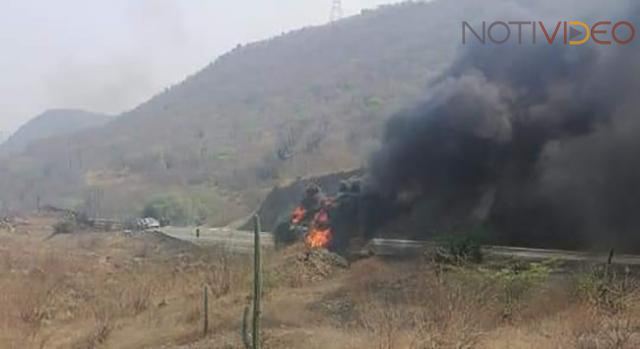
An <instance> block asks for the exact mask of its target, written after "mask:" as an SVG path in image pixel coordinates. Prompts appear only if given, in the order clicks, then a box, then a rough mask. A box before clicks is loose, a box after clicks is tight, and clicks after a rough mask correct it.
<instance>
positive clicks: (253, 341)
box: [242, 215, 262, 349]
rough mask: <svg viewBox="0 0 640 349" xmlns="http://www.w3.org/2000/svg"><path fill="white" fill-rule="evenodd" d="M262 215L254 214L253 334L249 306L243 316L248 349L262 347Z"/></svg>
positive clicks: (243, 328) (244, 335) (243, 334)
mask: <svg viewBox="0 0 640 349" xmlns="http://www.w3.org/2000/svg"><path fill="white" fill-rule="evenodd" d="M260 230H261V229H260V217H259V216H258V215H255V216H254V226H253V233H254V245H253V251H254V253H253V302H252V303H253V318H252V334H251V335H249V331H248V322H249V319H248V318H249V306H248V305H247V307H246V308H245V309H244V313H243V316H242V343H243V344H244V347H245V348H246V349H260V315H261V310H260V299H261V297H262V261H261V255H260Z"/></svg>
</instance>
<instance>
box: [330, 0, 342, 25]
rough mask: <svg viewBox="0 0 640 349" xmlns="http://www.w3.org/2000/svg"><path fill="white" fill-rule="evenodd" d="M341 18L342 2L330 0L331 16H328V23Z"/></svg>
mask: <svg viewBox="0 0 640 349" xmlns="http://www.w3.org/2000/svg"><path fill="white" fill-rule="evenodd" d="M341 18H342V1H341V0H331V15H330V16H329V21H331V22H335V21H337V20H339V19H341Z"/></svg>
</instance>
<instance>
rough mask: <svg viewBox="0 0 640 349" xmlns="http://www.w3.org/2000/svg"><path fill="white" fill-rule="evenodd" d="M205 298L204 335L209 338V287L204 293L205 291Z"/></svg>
mask: <svg viewBox="0 0 640 349" xmlns="http://www.w3.org/2000/svg"><path fill="white" fill-rule="evenodd" d="M203 296H204V297H203V298H204V304H203V306H204V309H203V310H204V330H203V333H204V335H205V337H206V336H207V334H209V288H208V287H207V285H205V286H204V291H203Z"/></svg>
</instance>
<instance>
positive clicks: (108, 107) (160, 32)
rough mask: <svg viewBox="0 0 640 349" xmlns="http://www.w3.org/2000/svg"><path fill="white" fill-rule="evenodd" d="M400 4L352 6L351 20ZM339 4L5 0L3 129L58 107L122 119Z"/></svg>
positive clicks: (0, 40) (1, 21)
mask: <svg viewBox="0 0 640 349" xmlns="http://www.w3.org/2000/svg"><path fill="white" fill-rule="evenodd" d="M392 2H399V1H398V0H342V4H343V9H344V13H345V15H346V16H348V15H354V14H357V13H359V11H360V10H361V9H363V8H372V7H376V6H378V5H381V4H384V3H392ZM330 8H331V0H271V1H269V0H100V1H98V0H0V74H1V76H0V132H10V131H13V130H15V129H16V128H17V127H18V126H20V125H21V124H22V123H24V122H26V121H27V120H28V119H29V118H31V117H33V116H35V115H36V114H39V113H41V112H42V111H44V110H46V109H49V108H62V107H66V108H81V109H87V110H91V111H98V112H107V113H118V112H122V111H124V110H127V109H129V108H132V107H134V106H136V105H137V104H139V103H141V102H143V101H144V100H146V99H148V98H149V97H151V96H152V95H153V94H155V93H156V92H159V91H161V90H162V89H163V88H164V87H166V86H168V85H171V84H174V83H177V82H179V81H181V80H183V79H184V78H185V77H186V76H187V75H190V74H192V73H194V72H196V71H197V70H199V69H200V68H202V67H204V66H205V65H207V64H208V63H209V62H211V61H213V60H214V59H215V58H216V57H217V56H219V55H220V54H222V53H224V52H226V51H228V50H229V49H231V48H233V47H234V46H236V45H237V44H240V43H242V44H244V43H247V42H252V41H256V40H260V39H266V38H269V37H271V36H274V35H277V34H280V33H282V32H285V31H289V30H292V29H297V28H300V27H303V26H307V25H314V24H322V23H325V22H327V21H328V18H329V12H330Z"/></svg>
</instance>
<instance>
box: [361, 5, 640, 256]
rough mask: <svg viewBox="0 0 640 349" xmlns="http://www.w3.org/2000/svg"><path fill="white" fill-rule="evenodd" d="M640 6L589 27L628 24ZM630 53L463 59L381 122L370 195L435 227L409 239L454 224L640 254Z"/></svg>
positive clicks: (513, 50)
mask: <svg viewBox="0 0 640 349" xmlns="http://www.w3.org/2000/svg"><path fill="white" fill-rule="evenodd" d="M639 7H640V6H637V5H634V6H633V7H630V8H625V9H621V8H618V9H616V14H617V16H616V17H615V18H613V16H612V15H608V16H607V15H603V14H602V13H600V14H598V17H602V16H606V17H607V18H606V19H607V20H614V21H615V20H617V19H619V18H623V19H625V20H629V21H631V22H632V23H634V24H637V23H640V22H639V21H638V19H640V16H639V15H638V14H639V11H638V8H639ZM611 12H612V11H611ZM612 13H613V12H612ZM594 18H596V17H594ZM638 40H639V39H638V38H636V40H635V42H637V41H638ZM638 47H639V46H638V44H635V43H632V44H630V45H625V46H621V45H615V44H614V45H611V46H597V45H593V44H587V45H584V46H575V47H570V46H565V45H559V44H558V45H548V44H547V43H546V42H540V40H539V41H538V43H537V44H535V45H533V44H523V45H518V44H517V43H515V44H503V45H475V46H473V47H468V48H466V49H464V50H463V51H462V53H461V55H460V56H459V58H458V59H457V61H456V62H455V63H454V64H453V65H452V67H451V68H450V69H449V70H448V71H447V72H446V74H444V75H443V76H442V77H441V78H440V79H439V80H438V81H437V82H436V83H435V84H434V85H432V86H431V87H430V88H429V91H428V96H427V97H426V98H425V100H424V101H423V102H422V103H421V104H420V105H418V106H416V107H414V108H412V109H410V110H407V111H405V112H402V113H400V114H398V115H396V116H395V117H393V118H392V119H391V121H390V122H389V124H388V125H387V128H386V132H385V136H384V140H383V145H382V147H381V149H380V150H379V151H378V152H377V153H375V154H374V156H373V158H372V160H371V163H370V166H369V177H370V178H369V182H368V185H367V187H368V192H369V193H370V195H372V196H375V197H378V198H383V200H381V201H379V202H382V203H383V205H386V206H388V207H394V208H399V209H398V210H399V211H402V212H404V216H405V217H407V216H411V215H412V214H413V216H414V218H416V219H418V220H425V221H428V220H430V221H431V222H432V223H433V224H432V225H431V226H430V227H431V230H430V229H422V228H421V229H417V231H416V232H415V234H418V235H420V234H423V235H426V234H431V233H433V232H434V231H433V230H438V229H442V230H447V229H456V227H457V226H456V224H462V223H460V222H462V221H464V222H465V223H464V224H468V225H471V224H475V223H482V224H484V225H487V226H489V227H490V230H491V231H493V232H494V234H495V236H494V237H493V238H494V240H495V242H497V243H509V244H520V245H529V246H545V247H549V246H553V247H562V248H591V247H602V248H610V247H618V248H620V247H621V248H624V249H626V250H634V251H640V50H639V48H638ZM372 206H377V205H372ZM398 210H391V211H389V212H394V214H393V217H386V218H389V219H385V222H377V223H376V224H377V225H380V224H382V223H388V222H389V221H390V220H392V219H391V218H394V219H396V218H398V217H402V216H403V215H402V214H400V213H398V212H396V211H398ZM412 212H413V213H412ZM416 212H423V213H424V215H423V214H422V213H416ZM374 216H377V215H374ZM377 217H379V216H377ZM461 217H464V218H461ZM474 222H475V223H474Z"/></svg>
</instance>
